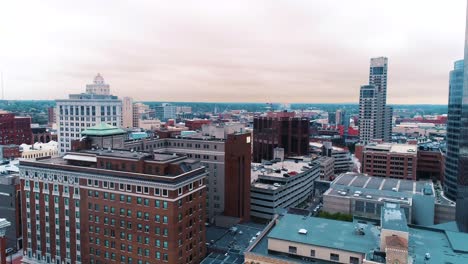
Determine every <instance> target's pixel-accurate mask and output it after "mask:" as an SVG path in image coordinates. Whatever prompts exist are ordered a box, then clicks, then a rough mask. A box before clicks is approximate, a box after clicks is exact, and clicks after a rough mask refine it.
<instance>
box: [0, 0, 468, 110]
mask: <svg viewBox="0 0 468 264" xmlns="http://www.w3.org/2000/svg"><path fill="white" fill-rule="evenodd" d="M422 4H423V5H424V9H422V8H421V5H422ZM30 5H31V6H30V8H28V9H24V8H23V7H22V6H20V4H19V3H14V2H12V3H6V4H5V5H4V6H3V7H2V10H1V11H0V22H1V23H0V24H3V25H8V27H1V26H0V40H1V41H0V71H2V72H3V76H4V85H5V98H6V99H33V98H34V99H58V98H66V97H67V95H68V94H72V93H79V92H82V91H83V88H84V87H85V85H86V84H88V83H89V82H90V80H92V78H93V76H95V74H96V73H98V72H100V73H101V74H102V75H103V76H104V78H105V79H106V81H107V82H108V83H109V84H110V86H111V89H112V91H114V94H115V95H118V96H119V97H123V96H132V97H134V99H135V100H136V101H141V100H146V101H200V102H217V101H222V102H288V103H302V102H303V103H318V102H324V103H344V102H346V103H349V102H356V101H357V100H358V99H359V88H360V86H361V85H362V84H363V83H366V80H367V75H368V72H367V70H368V62H369V59H370V58H371V57H378V56H385V57H388V58H389V59H390V63H389V71H390V74H389V77H388V90H389V92H388V103H389V104H408V103H418V104H447V102H448V97H447V94H448V86H447V83H448V74H447V72H448V71H449V70H450V69H451V68H452V64H453V61H455V60H458V59H461V58H463V46H462V43H463V39H462V36H463V32H464V27H463V25H464V24H465V23H464V21H465V16H464V15H465V14H464V11H465V6H466V2H465V1H462V0H457V1H450V2H449V3H444V5H443V8H441V5H442V4H440V3H438V2H436V1H429V2H427V1H424V2H423V1H412V2H411V3H406V2H405V1H392V3H378V4H376V3H374V2H370V1H358V2H353V3H341V2H340V3H329V2H326V3H324V2H319V1H310V2H306V1H292V2H287V3H273V2H266V1H257V2H248V1H236V2H230V3H223V4H219V3H217V2H214V1H203V2H196V3H195V2H188V3H184V5H183V6H182V5H178V4H177V3H167V2H155V3H154V2H140V3H138V5H132V6H130V5H129V4H126V3H124V2H114V3H113V5H112V6H109V5H107V4H106V3H95V2H93V3H92V4H91V2H89V3H86V2H84V3H83V2H81V3H80V4H79V5H67V4H63V3H60V2H54V1H50V2H46V3H41V4H37V5H36V4H34V3H31V4H30ZM18 12H20V13H22V14H23V16H15V15H14V14H18ZM25 17H27V19H24V18H25ZM396 17H398V19H395V18H396ZM414 17H417V18H418V19H414ZM435 17H438V18H440V19H434V18H435ZM45 90H47V92H44V91H45ZM135 91H137V93H135Z"/></svg>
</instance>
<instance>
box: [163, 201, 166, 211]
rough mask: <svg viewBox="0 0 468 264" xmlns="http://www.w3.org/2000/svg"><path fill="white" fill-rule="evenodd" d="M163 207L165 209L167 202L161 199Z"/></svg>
mask: <svg viewBox="0 0 468 264" xmlns="http://www.w3.org/2000/svg"><path fill="white" fill-rule="evenodd" d="M163 209H167V202H166V201H163Z"/></svg>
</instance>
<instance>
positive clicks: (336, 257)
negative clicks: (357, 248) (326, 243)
mask: <svg viewBox="0 0 468 264" xmlns="http://www.w3.org/2000/svg"><path fill="white" fill-rule="evenodd" d="M288 252H289V253H290V254H297V247H295V246H289V248H288ZM315 254H316V252H315V249H311V250H310V257H312V258H315V257H316V255H315ZM330 260H331V261H336V262H338V261H340V254H337V253H330ZM341 261H344V260H343V259H342V260H341ZM349 263H350V264H359V263H360V260H359V258H357V257H352V256H350V257H349Z"/></svg>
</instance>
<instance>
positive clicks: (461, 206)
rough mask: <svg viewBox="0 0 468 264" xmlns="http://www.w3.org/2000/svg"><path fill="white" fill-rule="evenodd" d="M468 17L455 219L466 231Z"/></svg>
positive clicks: (460, 227)
mask: <svg viewBox="0 0 468 264" xmlns="http://www.w3.org/2000/svg"><path fill="white" fill-rule="evenodd" d="M467 63H468V18H467V19H466V29H465V63H464V69H463V75H464V76H463V91H462V95H461V96H462V98H461V116H460V134H459V138H458V142H459V144H458V145H459V152H458V175H457V207H456V217H455V219H456V221H457V226H458V229H459V230H460V231H462V232H468V65H467Z"/></svg>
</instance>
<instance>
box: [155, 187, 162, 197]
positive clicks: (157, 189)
mask: <svg viewBox="0 0 468 264" xmlns="http://www.w3.org/2000/svg"><path fill="white" fill-rule="evenodd" d="M154 195H156V196H160V195H161V189H159V188H154Z"/></svg>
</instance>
